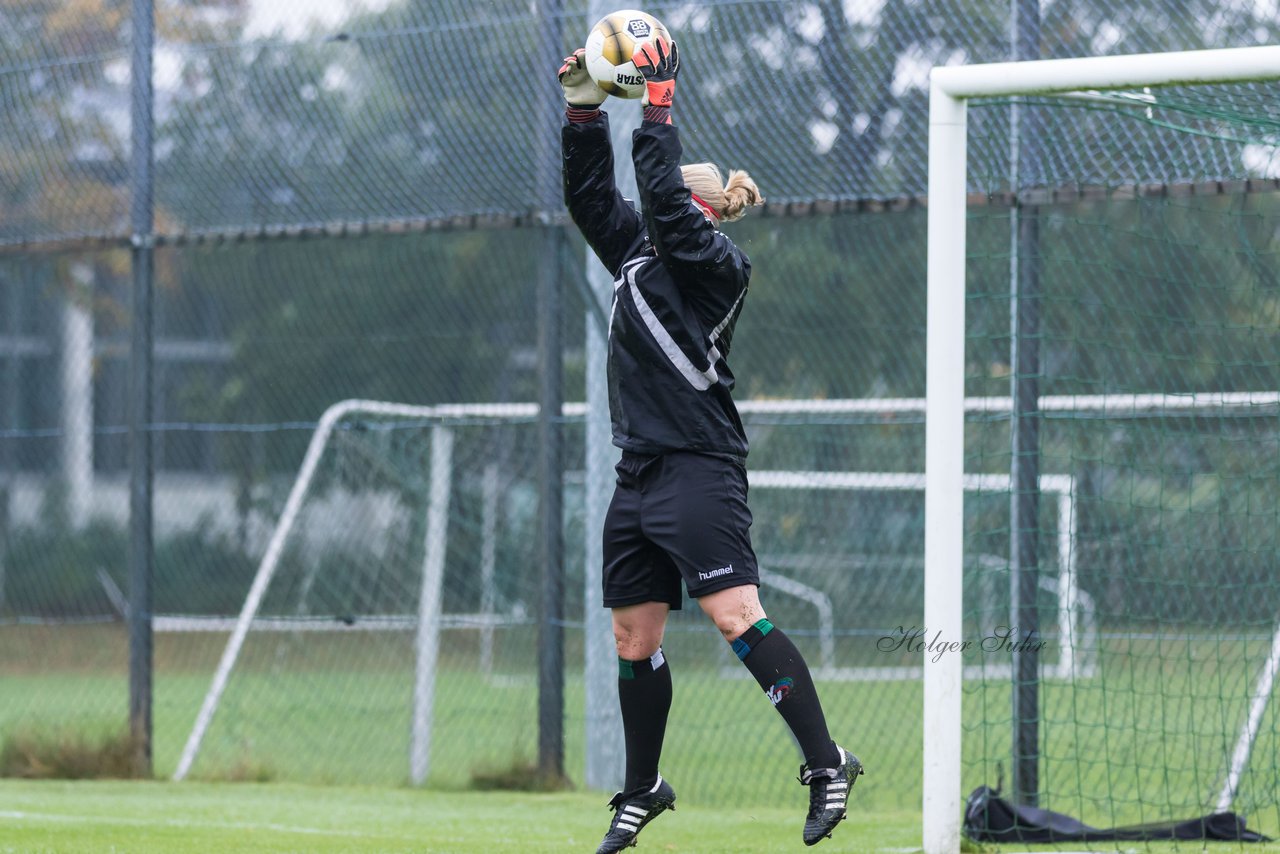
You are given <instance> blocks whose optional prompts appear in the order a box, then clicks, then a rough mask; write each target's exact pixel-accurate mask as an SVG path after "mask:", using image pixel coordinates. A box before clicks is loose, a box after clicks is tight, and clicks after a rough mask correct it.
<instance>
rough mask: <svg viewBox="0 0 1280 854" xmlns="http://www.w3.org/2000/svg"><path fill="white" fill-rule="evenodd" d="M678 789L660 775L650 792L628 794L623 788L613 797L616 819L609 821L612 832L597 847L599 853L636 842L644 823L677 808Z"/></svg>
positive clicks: (612, 802)
mask: <svg viewBox="0 0 1280 854" xmlns="http://www.w3.org/2000/svg"><path fill="white" fill-rule="evenodd" d="M675 808H676V793H675V791H674V790H672V788H671V785H670V784H669V783H667V781H666V780H664V779H662V775H658V782H657V783H655V784H654V785H653V788H652V789H650V790H649V791H647V792H641V793H640V794H638V795H634V794H633V795H631V796H630V797H628V796H627V795H626V794H625V793H623V792H618V794H616V795H614V796H613V800H611V801H609V809H611V810H613V821H612V822H610V824H609V832H608V833H606V834H605V835H604V841H603V842H601V843H600V847H599V848H597V849H596V854H613V852H615V851H621V850H622V849H623V848H629V847H631V846H632V845H635V844H636V837H637V836H639V835H640V831H641V830H643V829H644V826H645V825H646V824H648V823H649V822H651V821H653V820H654V819H655V818H656V817H657V816H658V814H659V813H661V812H662V811H663V810H667V809H669V810H675Z"/></svg>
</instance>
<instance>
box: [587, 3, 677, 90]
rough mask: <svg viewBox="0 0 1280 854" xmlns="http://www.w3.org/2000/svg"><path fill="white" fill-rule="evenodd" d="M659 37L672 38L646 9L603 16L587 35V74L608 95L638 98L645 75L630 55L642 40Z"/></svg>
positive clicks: (621, 11)
mask: <svg viewBox="0 0 1280 854" xmlns="http://www.w3.org/2000/svg"><path fill="white" fill-rule="evenodd" d="M658 36H662V37H663V38H665V39H666V40H667V41H670V40H671V34H670V33H668V32H667V28H666V27H664V26H663V25H662V22H661V21H659V20H658V19H657V18H655V17H653V16H652V15H650V14H649V13H647V12H639V11H636V10H635V9H622V10H619V11H617V12H613V13H612V14H609V15H605V16H604V17H603V18H601V19H600V20H599V21H597V22H596V25H595V26H594V27H592V28H591V34H590V35H589V36H587V55H586V61H587V73H588V74H590V75H591V77H592V78H593V79H594V80H595V81H596V83H597V84H599V86H600V88H601V89H603V90H604V91H605V92H607V93H609V94H610V95H615V96H617V97H619V98H639V97H640V96H642V95H643V94H644V89H645V86H644V75H642V74H641V73H640V71H639V69H637V68H636V64H635V63H634V62H632V61H631V57H632V55H633V54H635V52H636V48H637V47H638V46H639V45H640V43H641V42H646V41H648V42H652V41H654V40H655V39H656V38H657V37H658Z"/></svg>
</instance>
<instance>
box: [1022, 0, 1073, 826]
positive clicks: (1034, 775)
mask: <svg viewBox="0 0 1280 854" xmlns="http://www.w3.org/2000/svg"><path fill="white" fill-rule="evenodd" d="M1011 12H1012V21H1013V24H1012V30H1011V33H1010V37H1011V40H1012V43H1013V54H1014V56H1013V58H1014V59H1015V60H1016V61H1025V60H1034V59H1039V56H1040V3H1039V0H1011ZM1010 121H1011V124H1012V127H1011V131H1012V133H1011V142H1010V168H1011V170H1012V176H1011V178H1012V180H1011V185H1012V186H1011V189H1012V190H1013V191H1014V194H1015V199H1016V198H1017V194H1018V193H1019V192H1020V191H1021V189H1022V187H1024V186H1030V185H1032V184H1034V183H1036V182H1037V181H1038V180H1039V170H1038V164H1037V161H1038V155H1039V146H1038V144H1037V139H1036V136H1035V133H1036V128H1035V126H1034V122H1033V115H1032V113H1031V111H1030V108H1029V107H1028V106H1027V105H1026V104H1023V103H1020V101H1019V100H1015V101H1014V103H1013V105H1012V106H1011V107H1010ZM1010 219H1011V226H1010V228H1011V237H1010V239H1011V242H1012V247H1011V249H1012V251H1011V253H1010V257H1011V262H1010V267H1011V269H1010V276H1009V291H1010V294H1009V299H1010V305H1009V323H1010V336H1009V347H1010V354H1009V364H1010V365H1011V366H1012V368H1013V372H1012V377H1011V378H1010V386H1011V387H1010V393H1011V395H1012V398H1013V418H1012V422H1011V424H1010V431H1009V432H1010V464H1009V465H1010V471H1009V475H1010V485H1011V495H1010V507H1009V510H1010V523H1009V584H1010V597H1011V598H1010V602H1011V603H1012V607H1011V614H1010V617H1009V619H1010V623H1011V626H1012V627H1014V628H1015V629H1017V632H1018V636H1019V637H1021V638H1025V637H1037V638H1038V637H1039V634H1040V619H1039V614H1038V613H1037V610H1036V591H1037V589H1038V587H1039V574H1040V565H1039V564H1040V561H1039V553H1038V540H1037V535H1038V528H1039V516H1040V413H1039V411H1038V406H1039V399H1040V312H1041V299H1040V296H1041V294H1040V217H1039V213H1038V211H1037V210H1036V208H1035V206H1033V205H1027V206H1023V205H1022V204H1021V202H1015V204H1014V206H1013V210H1012V212H1011V218H1010ZM1062 642H1063V643H1066V642H1068V639H1067V638H1063V639H1062ZM1027 646H1029V647H1030V648H1029V649H1022V648H1021V645H1019V646H1018V647H1017V648H1015V652H1014V654H1013V686H1012V695H1013V696H1012V702H1013V762H1012V765H1013V797H1014V799H1015V800H1016V801H1017V802H1019V803H1023V804H1027V805H1029V806H1035V805H1036V803H1037V802H1038V800H1039V789H1040V783H1039V762H1040V748H1039V743H1040V742H1039V739H1040V654H1039V651H1038V649H1037V648H1036V645H1035V644H1028V645H1027Z"/></svg>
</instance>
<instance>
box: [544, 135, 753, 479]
mask: <svg viewBox="0 0 1280 854" xmlns="http://www.w3.org/2000/svg"><path fill="white" fill-rule="evenodd" d="M561 143H562V146H563V158H564V200H565V204H566V205H567V206H568V208H569V214H570V216H572V217H573V221H574V223H575V224H577V226H578V228H579V229H580V230H581V231H582V235H583V237H585V238H586V239H587V243H588V244H589V245H590V246H591V248H592V249H594V250H595V253H596V255H597V256H598V257H599V258H600V260H601V261H602V262H603V263H604V265H605V267H606V268H608V270H609V272H610V273H611V274H612V275H613V276H614V283H613V309H612V311H611V312H610V315H609V412H610V415H611V416H612V420H613V443H614V444H615V445H617V446H618V447H620V448H622V449H623V450H626V451H635V452H638V453H646V454H660V453H663V452H666V451H677V450H684V451H699V452H702V453H711V454H725V455H730V456H733V457H735V458H739V459H743V458H745V457H746V455H747V436H746V433H745V431H744V430H743V429H742V419H741V418H740V417H739V416H738V409H737V407H736V406H735V405H734V403H733V397H732V396H731V394H730V392H731V391H732V390H733V372H732V371H730V370H729V363H728V362H727V361H726V359H727V358H728V355H729V345H730V343H731V341H732V338H733V327H734V324H735V323H736V322H737V319H738V315H739V313H741V311H742V302H743V299H744V298H745V297H746V295H747V281H748V279H749V278H750V276H751V263H750V262H749V261H748V260H747V256H746V255H744V254H743V253H742V252H741V251H740V250H739V249H738V247H737V246H735V245H734V244H733V241H731V240H730V239H729V238H728V237H726V236H725V235H724V234H723V233H721V232H720V231H718V230H717V229H716V228H715V227H714V226H712V225H711V224H710V223H709V222H707V220H706V218H705V217H704V216H703V214H702V213H701V211H700V210H699V209H698V208H697V207H696V206H695V205H694V203H693V201H692V198H691V196H690V193H689V189H688V188H687V187H686V186H685V185H684V180H683V179H682V178H681V175H680V154H681V147H680V137H679V135H678V134H677V132H676V129H675V127H674V126H672V125H668V124H657V123H653V122H645V123H644V124H643V125H642V126H641V127H640V128H639V129H638V130H636V131H635V133H634V135H633V137H632V157H633V159H634V160H635V168H636V181H637V184H638V185H639V189H640V204H641V208H642V210H643V211H644V214H643V216H641V214H639V213H637V212H636V209H635V207H633V206H632V204H631V203H630V202H629V201H627V200H626V199H624V198H623V197H622V195H621V194H620V193H619V192H618V190H617V187H616V186H615V184H614V180H613V149H612V146H611V143H610V138H609V121H608V117H607V116H606V115H605V114H604V113H601V114H600V117H599V118H596V119H594V120H592V121H589V122H583V123H568V124H566V125H565V126H564V129H563V132H562V134H561Z"/></svg>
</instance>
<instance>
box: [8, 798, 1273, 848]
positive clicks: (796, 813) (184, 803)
mask: <svg viewBox="0 0 1280 854" xmlns="http://www.w3.org/2000/svg"><path fill="white" fill-rule="evenodd" d="M603 804H604V799H603V798H601V797H600V796H599V795H596V794H584V793H557V794H548V795H534V794H518V793H487V794H486V793H475V792H472V793H467V792H436V791H414V790H408V789H403V788H373V787H366V788H353V787H337V786H325V787H321V786H302V785H297V784H290V783H267V784H250V783H146V782H117V781H102V782H61V781H59V782H32V781H15V780H5V781H0V853H2V854H125V852H127V854H208V853H209V852H219V854H234V852H253V854H285V853H286V852H291V853H292V852H299V854H301V852H306V854H401V852H403V854H410V852H412V854H472V852H498V851H512V852H522V854H523V852H528V853H529V854H536V852H546V854H552V852H554V854H570V853H571V852H590V851H594V850H595V846H596V845H597V844H598V843H599V841H600V837H601V836H603V834H604V831H605V829H606V828H607V826H608V821H609V816H610V813H609V812H608V811H607V810H606V809H604V808H603ZM802 812H803V801H801V802H800V803H799V804H798V805H797V806H796V808H794V809H781V808H752V809H723V808H711V807H706V806H701V805H698V804H695V803H686V802H684V800H683V796H682V799H681V802H680V803H679V808H678V809H677V810H676V811H675V812H674V813H668V814H666V815H664V816H662V817H661V818H659V819H658V820H656V821H655V822H654V823H653V824H651V825H649V827H647V828H646V829H645V830H644V832H643V833H642V834H641V836H640V840H639V845H638V847H637V848H636V849H635V850H636V851H637V852H638V854H643V852H646V851H650V852H655V854H671V852H687V853H688V854H695V853H696V854H730V852H732V854H754V852H761V854H765V852H767V853H768V854H776V852H785V851H797V852H798V851H807V850H814V851H818V852H830V853H831V854H834V852H838V851H846V852H855V851H856V852H864V854H874V852H886V854H889V853H890V852H892V854H907V852H911V851H915V850H918V849H919V846H920V816H919V815H918V814H917V813H912V812H879V811H873V810H867V809H865V808H863V807H861V806H860V805H859V806H858V807H855V809H854V810H853V812H852V813H851V815H850V818H849V820H847V821H846V822H844V824H842V825H841V826H840V828H839V829H838V830H837V832H836V834H835V836H834V837H833V838H832V839H830V840H826V841H824V842H822V843H821V844H820V845H819V846H818V847H816V848H814V849H807V848H805V846H804V845H803V843H802V842H801V840H800V817H801V814H802ZM966 849H967V850H969V851H975V852H977V851H985V850H990V851H995V850H996V849H995V848H991V847H986V846H972V845H966ZM1032 849H1034V850H1039V851H1079V850H1081V848H1080V847H1079V846H1056V847H1055V846H1032ZM1000 850H1001V851H1003V852H1009V854H1011V853H1012V852H1014V851H1023V850H1028V848H1027V846H1004V847H1003V848H1002V849H1000ZM1090 850H1096V851H1117V850H1119V851H1126V852H1128V851H1142V852H1151V853H1152V854H1163V852H1172V851H1180V852H1196V851H1212V852H1224V854H1225V852H1227V851H1248V852H1253V854H1277V852H1280V845H1273V844H1268V845H1252V846H1236V845H1229V844H1224V843H1216V844H1213V845H1211V846H1209V847H1205V846H1202V845H1198V844H1192V843H1182V844H1180V845H1178V846H1174V845H1171V844H1160V845H1150V846H1139V847H1135V846H1133V845H1130V844H1126V845H1122V846H1120V847H1118V848H1117V847H1116V846H1098V847H1094V848H1092V849H1090Z"/></svg>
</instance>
